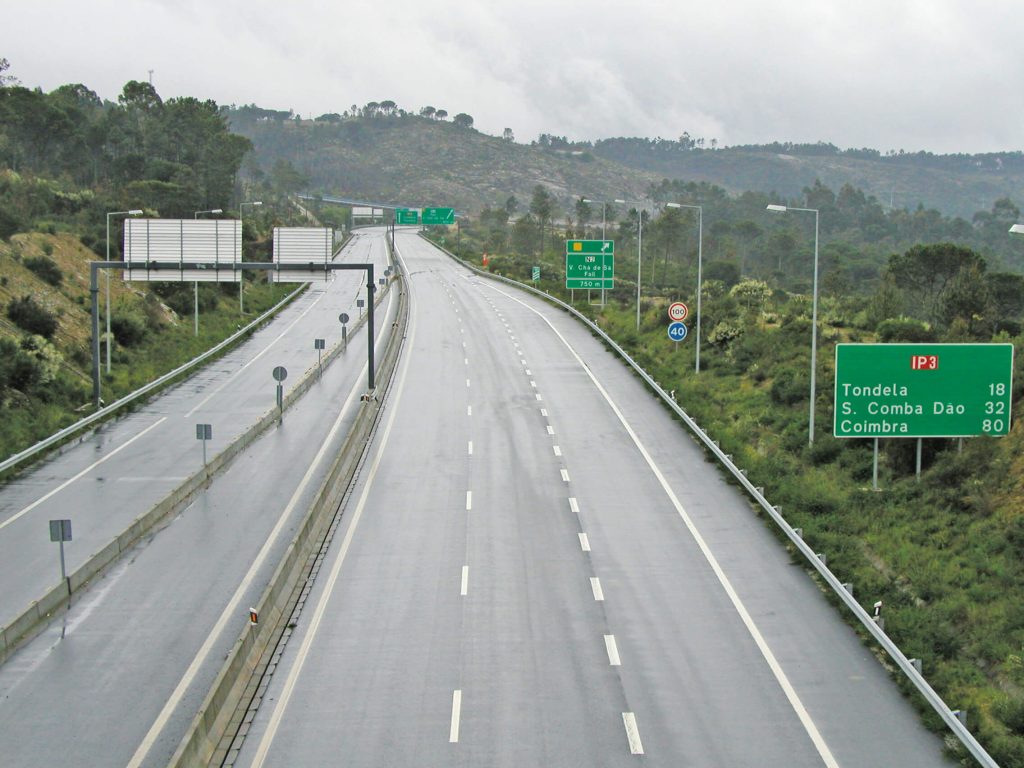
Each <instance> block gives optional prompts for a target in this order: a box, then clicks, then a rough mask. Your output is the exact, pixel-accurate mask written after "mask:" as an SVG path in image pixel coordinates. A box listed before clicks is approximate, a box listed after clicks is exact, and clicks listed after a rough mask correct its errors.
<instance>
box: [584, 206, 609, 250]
mask: <svg viewBox="0 0 1024 768" xmlns="http://www.w3.org/2000/svg"><path fill="white" fill-rule="evenodd" d="M582 200H583V202H584V203H588V204H590V205H597V204H598V203H600V204H601V239H602V240H607V238H606V237H605V236H604V230H605V225H606V224H607V221H608V219H607V217H606V216H605V212H606V211H607V210H608V203H607V202H605V201H604V200H591V199H590V198H589V197H584V198H582Z"/></svg>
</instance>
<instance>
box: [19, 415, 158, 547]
mask: <svg viewBox="0 0 1024 768" xmlns="http://www.w3.org/2000/svg"><path fill="white" fill-rule="evenodd" d="M165 421H167V417H166V416H163V417H161V418H160V419H158V420H157V421H154V422H153V423H152V424H150V425H149V426H148V427H146V428H145V429H144V430H142V431H141V432H139V434H137V435H135V437H133V438H132V439H131V440H128V441H126V442H124V443H122V444H121V445H119V446H118V447H117V448H115V449H114V450H112V451H111V452H110V453H108V454H107V455H106V456H104V457H103V458H102V459H100V460H99V461H94V462H93V463H92V464H90V465H89V466H88V467H86V468H85V469H83V470H82V471H81V472H79V473H78V474H77V475H75V476H74V477H72V478H69V479H68V480H65V481H64V482H63V483H61V484H60V485H58V486H57V487H56V488H54V489H53V490H52V491H50V492H49V493H47V494H46V495H45V496H40V497H39V498H38V499H36V500H35V501H33V502H32V503H31V504H29V505H28V506H27V507H25V508H24V509H23V510H21V511H20V512H16V513H15V514H13V515H11V516H10V517H9V518H7V519H6V520H4V521H3V522H2V523H0V528H6V527H7V526H8V525H10V524H11V523H13V522H14V521H15V520H18V519H20V518H22V517H24V516H25V515H27V514H28V513H29V512H31V511H32V510H33V509H35V508H36V507H38V506H39V505H40V504H42V503H43V502H45V501H46V500H47V499H49V498H51V497H52V496H54V495H56V494H58V493H60V492H61V491H63V490H64V489H65V488H67V487H68V486H69V485H71V484H72V483H73V482H75V481H76V480H78V479H80V478H81V477H82V476H83V475H86V474H88V473H89V472H91V471H92V470H94V469H96V467H98V466H99V465H100V464H102V463H103V462H105V461H106V460H107V459H112V458H114V456H116V455H117V454H118V453H120V452H121V451H123V450H124V449H125V448H127V447H128V446H129V445H131V444H132V443H134V442H135V441H136V440H138V439H139V438H140V437H142V436H143V435H145V434H146V433H147V432H149V431H150V430H151V429H154V428H156V427H159V426H160V425H161V424H163V423H164V422H165Z"/></svg>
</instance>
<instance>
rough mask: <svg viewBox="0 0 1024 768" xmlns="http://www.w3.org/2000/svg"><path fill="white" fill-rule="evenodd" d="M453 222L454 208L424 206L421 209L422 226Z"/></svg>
mask: <svg viewBox="0 0 1024 768" xmlns="http://www.w3.org/2000/svg"><path fill="white" fill-rule="evenodd" d="M454 223H455V209H454V208H424V209H423V224H424V226H428V227H429V226H431V225H438V224H440V225H444V224H454Z"/></svg>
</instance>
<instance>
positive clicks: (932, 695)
mask: <svg viewBox="0 0 1024 768" xmlns="http://www.w3.org/2000/svg"><path fill="white" fill-rule="evenodd" d="M421 237H422V235H421ZM423 239H425V240H427V241H428V242H430V244H431V245H433V246H435V247H436V248H438V249H439V250H441V251H442V252H444V253H446V254H447V255H448V256H450V257H451V258H452V259H455V261H457V262H458V263H459V264H461V265H462V266H464V267H466V268H468V269H470V270H472V271H473V272H475V273H476V274H478V275H482V276H484V277H487V278H490V279H491V280H496V281H499V282H503V283H508V284H509V285H513V286H515V287H516V288H520V289H522V290H525V291H528V292H530V293H533V294H535V295H537V296H539V297H540V298H542V299H544V300H546V301H549V302H551V303H552V304H554V305H556V306H558V307H561V308H562V309H564V310H566V311H567V312H569V313H570V314H571V315H573V316H574V317H576V318H577V319H578V320H580V321H581V322H583V323H584V324H585V325H586V326H587V327H588V328H589V329H590V330H591V331H593V333H595V334H596V335H597V336H599V337H600V338H601V339H602V340H603V341H604V342H605V343H606V344H607V345H608V346H609V347H611V348H612V349H613V350H614V351H615V352H616V354H618V355H619V356H620V357H621V358H622V359H623V360H625V361H626V363H628V364H629V366H630V367H631V368H632V369H633V370H634V371H635V372H636V373H637V375H639V376H640V378H642V379H643V380H644V382H645V383H646V384H647V386H648V387H650V388H651V389H652V390H653V391H654V392H655V393H656V394H657V395H658V396H659V397H660V398H661V399H662V401H663V402H664V403H665V405H667V406H668V407H669V408H671V409H672V410H673V411H674V412H675V413H676V415H677V416H679V418H680V419H682V420H683V422H684V423H685V424H686V426H687V427H689V428H690V430H691V431H692V432H693V434H694V435H695V436H696V437H697V439H698V440H699V441H700V442H701V443H702V444H703V445H704V447H705V448H707V449H708V450H709V451H711V453H713V454H714V456H715V458H717V459H718V461H719V462H720V463H721V464H722V466H723V467H725V468H726V469H727V470H728V471H729V473H730V474H731V475H732V476H733V478H735V480H736V481H737V482H738V483H739V484H740V485H742V486H743V488H744V489H745V490H746V491H747V493H749V494H750V495H751V497H752V498H753V499H754V501H756V502H757V503H758V505H759V506H760V507H761V508H762V509H763V510H764V511H765V512H766V513H767V514H768V515H769V516H770V517H771V518H772V520H774V521H775V524H776V525H778V526H779V529H780V530H782V532H783V533H785V534H786V537H787V538H788V539H789V540H790V542H791V543H792V544H793V546H795V547H796V548H797V550H798V551H799V552H800V553H801V554H802V555H803V556H804V557H805V558H806V559H807V561H808V562H809V563H810V564H811V566H812V567H813V568H814V569H815V570H816V571H817V572H818V574H819V575H820V576H821V578H823V579H824V580H825V582H826V583H827V584H828V585H829V586H830V587H831V588H832V591H833V592H835V594H836V595H837V596H838V597H839V599H840V600H841V601H842V602H843V604H845V605H846V607H847V608H849V610H850V612H851V613H853V615H854V616H855V617H856V618H857V620H858V621H859V622H860V623H861V624H862V625H863V627H864V629H866V630H867V631H868V633H869V634H870V635H871V636H872V637H873V638H874V639H875V641H876V642H877V643H878V644H879V645H880V646H881V647H882V648H883V649H884V650H885V652H886V653H887V654H888V655H889V658H891V659H892V660H893V661H894V662H895V663H896V666H898V667H899V668H900V671H901V672H903V674H904V675H905V676H906V677H907V679H908V680H910V682H911V683H913V685H914V687H915V688H917V690H918V691H919V692H920V693H921V695H922V696H924V698H925V700H926V701H927V702H928V704H929V705H930V706H931V707H932V709H933V710H935V712H936V714H938V715H939V717H941V718H942V721H943V722H944V723H945V724H946V725H947V726H948V727H949V729H950V730H951V731H952V732H953V735H954V736H956V737H957V739H959V740H960V742H961V743H962V744H963V745H964V747H965V748H966V749H967V751H968V752H970V753H971V755H972V756H973V757H974V759H975V760H977V761H978V763H979V764H980V765H982V766H984V768H999V764H998V763H997V762H996V761H995V760H994V759H993V758H992V756H991V755H989V753H988V752H987V751H986V750H985V748H984V747H982V746H981V744H979V743H978V741H977V739H975V738H974V735H973V734H972V733H971V732H970V731H969V730H967V727H966V726H965V725H964V724H963V723H962V722H960V719H959V718H958V717H957V716H956V715H955V714H953V710H952V709H951V708H950V707H949V705H947V704H946V702H945V701H943V699H942V697H941V696H939V694H938V693H936V692H935V689H934V688H932V687H931V685H929V684H928V681H927V680H925V678H924V676H923V675H922V674H921V673H920V672H918V671H917V668H916V667H915V666H914V665H913V664H911V662H910V659H908V658H907V656H906V655H905V654H904V653H903V651H901V650H900V648H899V646H898V645H896V643H894V642H893V641H892V639H891V638H890V637H889V636H888V635H887V634H886V633H885V631H884V630H883V629H882V628H881V627H880V626H878V624H876V623H875V621H874V619H873V618H872V617H871V616H870V615H869V614H868V612H867V611H865V610H864V608H863V607H861V605H860V603H858V602H857V601H856V600H855V599H854V598H853V595H852V594H850V592H849V591H848V590H847V589H846V587H844V586H843V584H842V582H841V581H839V579H838V578H837V577H836V575H835V574H834V573H832V571H831V570H830V569H829V568H828V566H827V565H826V564H825V563H824V562H823V561H822V559H821V558H820V557H818V554H817V553H816V552H815V551H814V550H813V549H812V548H811V547H810V546H809V545H808V544H807V542H805V541H804V540H803V538H802V537H801V536H800V535H799V534H798V533H797V532H796V530H794V528H793V527H792V526H791V525H790V524H789V523H788V522H787V521H786V519H785V518H784V517H783V516H782V513H781V512H779V510H778V509H777V508H776V507H774V506H773V505H772V504H771V503H770V502H769V501H768V499H766V498H765V496H764V494H763V493H762V492H761V490H760V489H759V488H757V487H756V486H755V485H754V484H753V483H751V482H750V480H748V479H747V476H746V474H744V472H743V471H742V470H741V469H740V468H739V467H737V466H736V465H735V464H734V463H733V461H732V459H731V458H730V457H729V456H728V454H726V453H725V452H724V451H723V450H722V449H721V448H720V447H719V446H718V444H717V443H716V442H715V441H714V440H712V439H711V437H710V436H709V435H708V433H707V431H706V430H704V429H702V428H701V427H700V426H699V425H698V424H697V422H696V421H694V420H693V418H691V417H690V415H689V414H688V413H686V411H684V410H683V409H682V408H681V407H680V406H679V404H678V403H676V401H675V400H673V399H672V398H671V396H670V395H669V394H668V393H667V392H665V390H664V389H662V387H661V385H660V384H658V382H657V381H655V380H654V378H653V377H652V376H651V375H650V374H649V373H647V371H645V370H644V369H643V368H642V367H641V366H640V365H639V364H638V363H637V362H636V361H635V360H633V358H632V357H630V355H629V354H628V353H627V352H626V351H625V350H624V349H623V348H622V347H620V346H619V345H618V344H617V343H616V342H615V340H614V339H612V338H611V337H610V336H609V335H608V334H607V333H605V332H604V331H603V330H602V329H601V328H600V327H599V326H598V325H597V324H596V323H594V322H592V321H591V320H590V319H589V318H588V317H586V316H585V315H583V314H582V313H581V312H579V311H578V310H576V309H575V308H574V307H572V306H571V305H569V304H566V303H565V302H564V301H562V300H560V299H557V298H555V297H554V296H551V295H550V294H548V293H545V292H544V291H541V290H538V289H536V288H534V287H532V286H530V285H527V284H526V283H521V282H519V281H518V280H512V279H511V278H508V277H504V276H502V275H494V274H491V273H489V272H484V271H483V270H481V269H478V268H477V267H475V266H473V265H472V264H469V263H467V262H465V261H463V260H462V259H460V258H459V257H457V256H456V255H455V254H453V253H452V252H451V251H449V250H447V249H446V248H443V247H441V246H439V245H437V244H436V243H434V242H433V241H430V240H428V239H427V238H426V237H424V238H423Z"/></svg>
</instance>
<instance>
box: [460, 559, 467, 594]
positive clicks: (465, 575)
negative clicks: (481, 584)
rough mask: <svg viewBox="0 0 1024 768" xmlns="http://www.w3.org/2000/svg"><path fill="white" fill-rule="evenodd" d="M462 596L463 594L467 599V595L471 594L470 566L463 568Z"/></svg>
mask: <svg viewBox="0 0 1024 768" xmlns="http://www.w3.org/2000/svg"><path fill="white" fill-rule="evenodd" d="M461 594H462V596H463V597H465V596H466V595H467V594H469V566H468V565H464V566H462V588H461Z"/></svg>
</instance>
